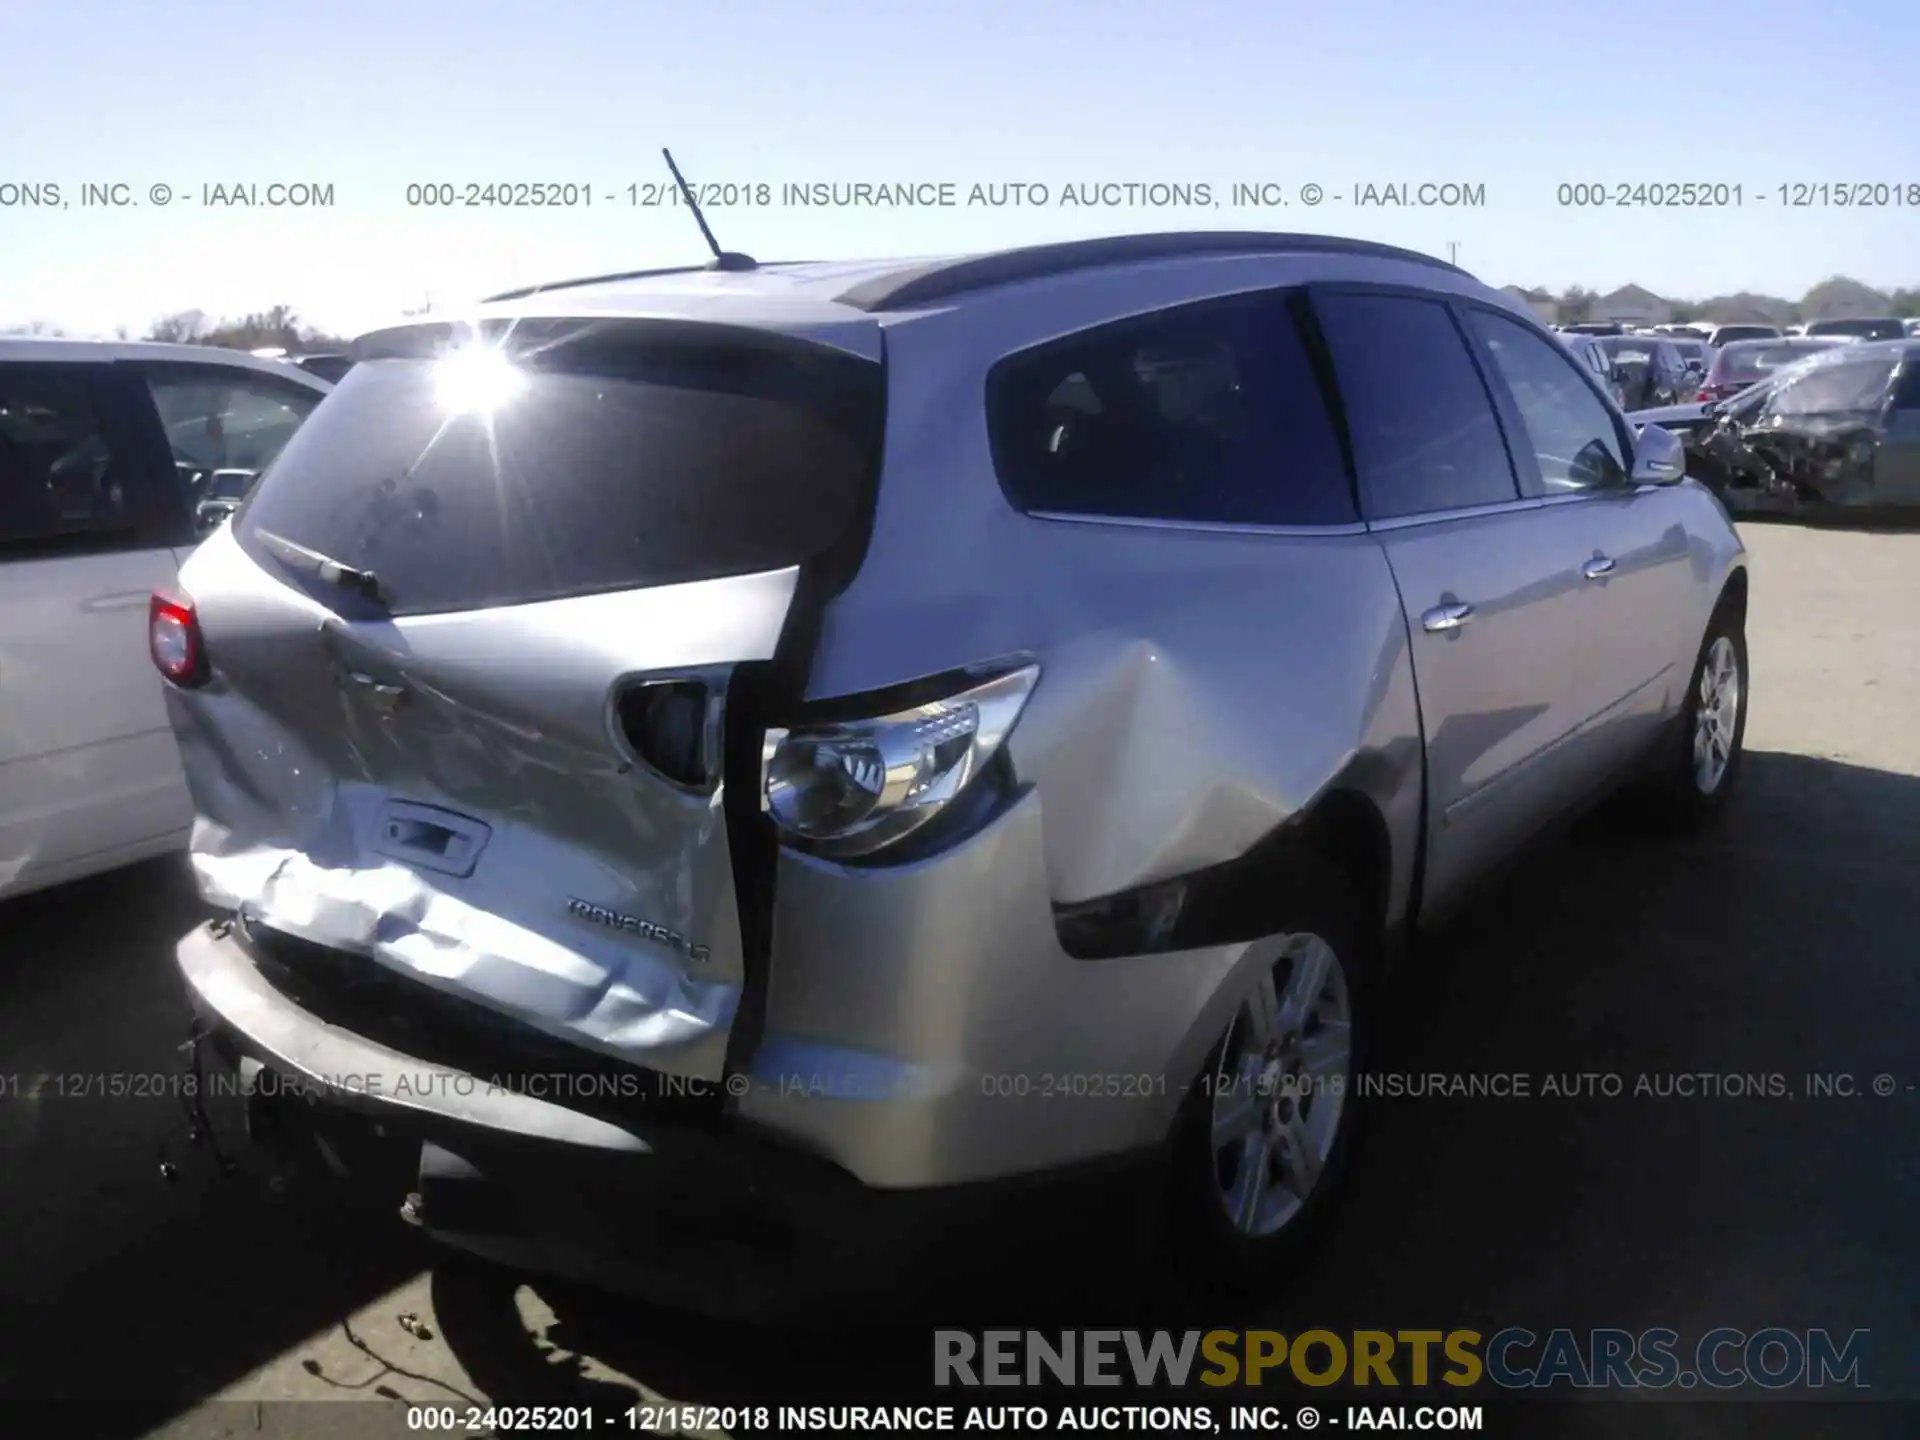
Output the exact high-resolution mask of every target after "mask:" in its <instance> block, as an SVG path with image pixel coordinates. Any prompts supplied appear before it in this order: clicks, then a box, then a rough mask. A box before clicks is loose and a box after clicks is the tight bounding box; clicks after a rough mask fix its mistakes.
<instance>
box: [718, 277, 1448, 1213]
mask: <svg viewBox="0 0 1920 1440" xmlns="http://www.w3.org/2000/svg"><path fill="white" fill-rule="evenodd" d="M1356 269H1362V270H1368V269H1370V270H1373V271H1379V272H1385V273H1382V274H1380V275H1379V276H1378V278H1382V279H1385V280H1394V279H1398V280H1401V281H1417V282H1418V283H1421V284H1426V285H1432V284H1435V283H1442V284H1443V285H1444V284H1450V283H1451V282H1452V280H1453V279H1454V277H1451V276H1448V275H1447V274H1446V273H1445V272H1435V271H1433V270H1431V269H1427V268H1425V267H1418V266H1407V265H1402V264H1398V263H1383V264H1377V265H1372V266H1357V267H1356ZM1325 276H1326V265H1325V260H1324V257H1321V258H1319V259H1318V260H1317V261H1315V262H1313V265H1312V268H1311V269H1309V268H1308V266H1306V265H1303V264H1301V263H1300V262H1299V261H1297V260H1293V259H1291V258H1281V259H1272V258H1266V259H1262V260H1259V261H1241V260H1232V261H1223V262H1221V263H1220V264H1218V265H1217V266H1198V265H1195V264H1193V263H1191V262H1188V263H1186V264H1183V265H1181V266H1179V267H1176V268H1175V269H1173V270H1169V271H1166V272H1164V273H1162V272H1159V271H1158V270H1157V268H1156V267H1138V268H1136V267H1129V268H1128V271H1127V273H1126V274H1125V275H1124V276H1122V277H1120V278H1119V280H1118V281H1117V282H1116V279H1115V277H1112V276H1101V275H1087V276H1073V277H1065V278H1060V279H1055V280H1053V281H1050V282H1049V283H1048V284H1047V286H1046V287H1044V292H1043V293H1042V294H1041V295H1040V296H1039V297H1038V301H1037V302H1036V297H1035V296H1034V295H1033V294H1032V293H1027V294H1022V293H1020V287H1013V289H1012V290H1010V291H1009V292H1008V293H1007V294H1005V295H1004V296H997V297H971V298H970V299H969V301H968V303H967V305H966V308H965V310H964V312H960V311H954V312H937V313H929V314H924V315H919V316H915V317H912V318H910V319H907V320H905V321H903V322H901V323H897V324H895V325H893V326H892V327H891V328H890V329H889V331H888V339H887V349H888V369H889V394H888V421H887V445H886V461H885V466H884V469H883V474H882V478H881V483H880V487H879V499H878V505H877V510H876V513H875V517H874V528H873V536H872V541H871V544H870V546H869V549H868V552H867V555H866V557H865V560H864V562H863V564H862V566H861V568H860V570H859V571H858V573H857V575H856V576H855V577H854V579H853V580H852V582H851V583H850V584H849V585H848V587H847V588H846V590H845V591H844V592H843V593H841V594H840V595H839V596H838V597H836V598H835V599H834V600H832V601H831V602H830V603H829V604H828V606H827V608H826V611H825V615H824V617H823V624H822V629H821V634H820V639H819V642H818V646H817V650H816V653H815V655H814V657H813V663H812V666H811V669H810V673H809V682H808V688H807V697H808V698H809V699H815V700H824V699H829V698H835V697H840V696H847V695H852V694H857V693H860V692H863V691H868V690H875V689H880V688H883V687H887V686H891V685H896V684H899V683H901V682H903V681H907V680H912V679H915V678H919V677H922V676H927V675H933V674H938V673H941V672H944V671H947V670H952V669H956V668H959V667H962V666H968V665H973V664H978V663H981V662H987V661H993V660H996V659H999V658H1002V657H1010V656H1013V655H1016V654H1022V653H1025V654H1031V655H1032V656H1034V657H1036V658H1037V659H1038V661H1039V663H1040V665H1041V677H1040V682H1039V684H1038V686H1037V688H1036V689H1035V691H1034V694H1033V696H1032V698H1031V699H1030V700H1029V702H1028V704H1027V708H1026V711H1025V713H1024V714H1023V715H1022V717H1021V719H1020V721H1019V723H1018V725H1017V726H1016V728H1015V729H1014V731H1013V733H1012V735H1011V736H1010V738H1009V740H1008V742H1007V744H1008V749H1009V752H1010V755H1011V758H1012V760H1013V764H1014V768H1015V771H1016V774H1017V776H1018V779H1019V782H1020V784H1021V786H1022V789H1023V792H1024V793H1023V798H1022V799H1021V800H1020V801H1019V802H1018V803H1016V805H1015V806H1014V808H1013V809H1012V810H1011V811H1010V812H1008V813H1007V814H1005V815H1003V816H1001V817H1000V818H999V819H997V820H996V821H994V822H993V823H992V824H991V825H989V826H988V828H987V829H986V830H985V831H984V832H983V833H981V834H980V835H978V836H976V837H975V838H974V839H972V840H970V841H968V842H966V843H964V844H963V845H961V846H959V847H957V849H956V850H955V851H954V852H951V853H948V854H944V855H942V856H939V857H936V858H934V859H931V860H927V861H923V862H918V863H915V864H908V865H901V866H880V867H858V866H847V865H840V864H834V863H831V862H827V861H822V860H819V859H815V858H812V857H808V856H804V855H801V854H798V853H797V852H794V851H791V850H788V851H783V852H782V853H781V855H780V857H779V861H778V866H779V870H778V883H777V885H776V888H775V894H776V900H775V916H774V927H773V945H772V957H771V964H770V970H769V992H768V999H767V1012H766V1027H767V1041H766V1044H765V1046H764V1047H763V1052H762V1055H761V1059H760V1066H761V1067H763V1068H764V1070H765V1072H766V1073H768V1074H769V1075H771V1074H776V1073H802V1072H807V1071H815V1072H817V1071H820V1070H829V1071H832V1070H835V1069H838V1070H840V1071H844V1072H846V1073H848V1074H850V1075H855V1074H857V1075H859V1076H861V1077H863V1078H861V1079H859V1080H857V1081H855V1082H854V1083H855V1085H856V1087H862V1086H864V1087H879V1089H877V1090H876V1089H872V1088H869V1092H868V1093H872V1094H878V1093H881V1092H882V1091H884V1093H885V1094H887V1095H888V1096H889V1097H890V1098H892V1097H902V1098H899V1099H897V1101H896V1103H890V1104H885V1105H875V1104H872V1103H870V1102H866V1103H862V1102H861V1101H858V1100H832V1099H828V1100H818V1099H815V1100H807V1099H804V1098H802V1097H799V1096H793V1097H783V1096H781V1095H779V1094H778V1093H777V1092H767V1091H761V1090H756V1091H755V1092H754V1094H753V1095H751V1096H749V1098H748V1099H747V1101H746V1102H744V1104H743V1107H742V1108H743V1110H744V1111H745V1113H747V1114H749V1115H751V1116H753V1117H754V1118H756V1119H759V1120H762V1121H764V1122H766V1123H768V1124H770V1125H772V1126H775V1127H777V1128H779V1129H782V1130H784V1131H785V1132H787V1133H788V1134H790V1135H795V1136H803V1137H804V1138H805V1139H806V1140H807V1141H808V1142H809V1143H811V1144H812V1145H814V1146H815V1147H817V1148H818V1149H820V1150H821V1151H823V1152H824V1153H827V1154H829V1155H831V1156H833V1157H834V1158H835V1159H837V1160H839V1161H840V1162H841V1163H843V1164H845V1165H847V1166H848V1167H849V1168H850V1169H852V1170H854V1171H855V1173H857V1174H859V1175H861V1176H862V1178H864V1179H866V1180H868V1181H869V1182H870V1183H876V1184H907V1183H927V1182H929V1181H931V1180H941V1181H951V1180H963V1179H973V1178H982V1177H985V1176H987V1175H994V1174H1005V1173H1010V1172H1015V1171H1018V1170H1021V1169H1024V1168H1032V1167H1034V1166H1037V1165H1043V1164H1047V1163H1059V1162H1062V1161H1066V1160H1071V1159H1089V1158H1094V1157H1097V1156H1100V1155H1103V1154H1111V1153H1115V1152H1119V1151H1124V1150H1127V1149H1129V1148H1137V1147H1141V1146H1147V1145H1152V1144H1155V1143H1157V1142H1158V1141H1159V1140H1160V1139H1161V1138H1162V1137H1163V1136H1164V1135H1165V1133H1166V1130H1167V1127H1168V1125H1169V1124H1170V1123H1171V1121H1172V1119H1173V1116H1174V1113H1175V1111H1176V1110H1177V1107H1178V1105H1179V1103H1180V1099H1181V1097H1182V1093H1183V1091H1184V1084H1185V1082H1186V1081H1188V1080H1190V1079H1191V1078H1192V1077H1193V1076H1194V1075H1195V1074H1197V1073H1198V1071H1199V1068H1200V1066H1201V1065H1202V1063H1203V1062H1204V1059H1205V1055H1206V1053H1207V1051H1208V1049H1209V1048H1210V1046H1211V1045H1212V1043H1213V1042H1214V1040H1215V1039H1217V1037H1218V1036H1219V1035H1220V1034H1221V1033H1222V1032H1223V1031H1224V1029H1225V1027H1226V1025H1227V1023H1228V1021H1229V1020H1230V1018H1231V1015H1232V1012H1233V1010H1234V1008H1235V1007H1236V1006H1237V1004H1238V1003H1239V1000H1240V998H1241V996H1242V994H1243V993H1244V992H1245V990H1246V988H1247V986H1249V985H1250V984H1251V983H1252V980H1253V979H1254V977H1255V976H1256V975H1257V974H1259V973H1261V971H1262V970H1264V969H1266V968H1270V967H1271V965H1272V964H1273V961H1274V956H1275V954H1276V953H1277V951H1276V948H1275V947H1276V945H1277V944H1278V943H1279V942H1278V941H1275V940H1269V941H1260V942H1255V943H1253V944H1233V945H1221V946H1215V947H1211V948H1207V949H1200V950H1190V951H1184V952H1178V953H1168V954H1152V955H1144V956H1136V957H1131V958H1125V959H1114V960H1094V961H1088V960H1080V959H1076V958H1074V957H1072V956H1069V955H1068V954H1067V953H1066V952H1065V951H1064V950H1063V949H1062V947H1061V945H1060V942H1059V938H1058V933H1057V931H1056V929H1055V926H1054V923H1053V916H1052V908H1053V906H1054V905H1056V904H1064V903H1071V902H1075V901H1079V900H1084V899H1089V898H1093V897H1098V896H1102V895H1108V894H1113V893H1116V892H1120V891H1125V890H1129V889H1131V888H1133V887H1136V886H1139V885H1143V884H1147V883H1150V882H1152V881H1155V880H1159V879H1164V878H1168V877H1172V876H1176V875H1179V874H1183V873H1186V872H1189V871H1193V870H1197V869H1201V868H1204V867H1206V866H1209V865H1213V864H1216V863H1219V862H1223V861H1227V860H1231V859H1233V858H1235V857H1237V856H1239V855H1241V854H1243V853H1244V852H1246V851H1247V850H1248V849H1249V848H1250V847H1252V846H1253V845H1254V844H1255V843H1256V842H1258V841H1259V840H1260V839H1261V838H1262V837H1264V836H1266V835H1268V834H1269V833H1271V832H1272V831H1274V830H1275V829H1276V828H1278V827H1280V826H1282V825H1284V824H1285V823H1286V822H1287V821H1289V820H1290V819H1292V818H1294V817H1296V816H1298V815H1300V814H1302V813H1303V812H1304V811H1305V810H1307V809H1308V808H1309V807H1310V806H1311V805H1312V804H1313V803H1314V802H1315V801H1316V800H1318V799H1319V798H1321V797H1322V796H1324V795H1326V794H1327V793H1328V792H1329V791H1330V790H1332V789H1334V788H1341V789H1347V790H1351V791H1353V792H1355V793H1357V794H1359V795H1361V796H1363V797H1364V798H1365V799H1366V800H1367V801H1368V802H1369V803H1370V804H1371V805H1372V806H1373V807H1374V809H1375V811H1376V812H1377V813H1378V815H1379V817H1380V819H1381V820H1382V822H1383V829H1384V832H1385V833H1386V835H1387V837H1388V843H1389V846H1390V863H1389V869H1390V874H1389V876H1388V884H1387V892H1388V893H1387V899H1386V914H1385V915H1384V916H1383V917H1382V918H1383V920H1385V921H1387V922H1389V923H1392V922H1398V921H1400V920H1401V919H1403V918H1404V917H1405V916H1406V914H1407V911H1408V907H1409V897H1410V893H1411V891H1412V884H1413V876H1414V868H1415V857H1416V854H1417V850H1418V837H1419V833H1420V822H1421V799H1422V796H1421V790H1422V783H1423V777H1422V742H1421V732H1420V717H1419V711H1418V704H1417V700H1416V696H1415V692H1414V683H1413V672H1412V667H1411V664H1410V654H1409V638H1408V633H1407V628H1406V620H1405V616H1404V614H1403V611H1402V607H1401V602H1400V597H1399V594H1398V592H1397V589H1396V587H1395V584H1394V580H1393V576H1392V572H1391V570H1390V568H1389V566H1388V563H1387V560H1386V556H1385V553H1384V551H1383V550H1382V548H1381V547H1380V545H1379V544H1378V542H1377V541H1376V540H1375V538H1374V537H1373V536H1371V535H1370V534H1368V533H1367V532H1366V531H1365V530H1364V529H1363V528H1362V527H1360V526H1358V525H1354V526H1346V527H1330V528H1325V529H1320V530H1315V531H1305V530H1303V531H1297V532H1284V533H1283V532H1278V531H1256V530H1252V529H1246V528H1233V529H1229V528H1214V529H1208V528H1204V527H1188V526H1179V525H1158V524H1152V525H1143V524H1138V523H1103V522H1082V521H1067V520H1052V519H1044V518H1037V517H1033V516H1028V515H1024V514H1022V513H1020V512H1018V511H1017V510H1016V509H1015V508H1014V507H1013V506H1012V504H1011V503H1010V502H1009V501H1008V499H1007V498H1006V496H1005V495H1004V494H1003V493H1002V491H1001V489H1000V486H999V483H998V481H997V478H996V476H995V472H994V467H993V461H992V456H991V453H990V443H989V438H988V431H987V425H986V420H985V415H984V410H983V404H982V401H983V396H984V388H985V380H986V374H987V371H988V369H989V368H990V367H991V366H992V364H993V363H994V362H995V361H996V360H998V359H999V358H1000V357H1001V356H1003V355H1005V354H1008V353H1010V352H1012V351H1014V350H1017V349H1021V348H1024V347H1025V346H1027V345H1031V344H1037V343H1040V342H1042V341H1044V340H1046V339H1049V338H1053V337H1054V336H1056V335H1060V334H1065V333H1069V332H1071V331H1074V330H1077V329H1080V328H1083V327H1085V326H1088V325H1092V324H1097V323H1100V322H1101V321H1104V320H1110V319H1114V318H1117V317H1119V316H1121V315H1124V314H1126V313H1129V312H1130V311H1131V312H1133V313H1138V312H1144V311H1148V310H1153V309H1157V308H1160V307H1162V306H1165V305H1170V304H1175V303H1179V302H1181V301H1184V300H1198V299H1204V298H1207V297H1209V296H1213V295H1221V294H1230V293H1233V292H1235V291H1237V290H1244V289H1253V288H1260V287H1266V286H1273V285H1282V284H1286V283H1289V282H1290V281H1293V280H1295V279H1297V280H1298V281H1299V282H1300V283H1305V282H1307V281H1308V280H1309V279H1324V278H1325ZM1461 286H1462V288H1472V287H1471V282H1465V281H1462V282H1461ZM1473 293H1476V294H1477V293H1479V292H1478V291H1477V289H1474V290H1473ZM1036 303H1039V304H1041V305H1042V306H1043V307H1044V313H1036V309H1035V305H1036ZM852 974H858V976H859V977H860V978H859V980H858V981H857V982H856V983H851V984H850V983H849V976H850V975H852ZM1120 1073H1130V1074H1139V1075H1152V1076H1159V1077H1164V1078H1165V1082H1166V1087H1165V1088H1164V1089H1161V1090H1158V1091H1152V1092H1151V1093H1147V1094H1140V1093H1122V1094H1119V1095H1114V1096H1110V1097H1108V1096H1100V1095H1084V1096H1076V1097H1073V1098H1070V1099H1067V1100H1065V1102H1064V1103H1063V1101H1062V1099H1061V1097H1059V1096H1058V1095H1055V1096H1053V1097H1052V1098H1050V1099H1049V1098H1043V1096H1042V1093H1041V1092H1042V1090H1043V1088H1045V1087H1047V1086H1049V1085H1053V1084H1057V1083H1059V1082H1061V1081H1062V1080H1067V1081H1071V1079H1072V1077H1087V1076H1096V1077H1097V1076H1106V1077H1112V1076H1114V1075H1116V1074H1120ZM1006 1076H1012V1077H1025V1081H1026V1083H1030V1084H1031V1085H1032V1087H1033V1091H1034V1093H1033V1094H1031V1095H1028V1096H1025V1097H1021V1096H1008V1095H1006V1094H1004V1093H1001V1094H998V1095H995V1094H992V1093H983V1086H985V1085H986V1084H987V1083H988V1082H992V1081H994V1080H995V1079H996V1078H997V1077H1006ZM1063 1122H1065V1123H1063Z"/></svg>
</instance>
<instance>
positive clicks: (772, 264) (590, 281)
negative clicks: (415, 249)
mask: <svg viewBox="0 0 1920 1440" xmlns="http://www.w3.org/2000/svg"><path fill="white" fill-rule="evenodd" d="M814 263H815V262H814V261H812V260H761V261H759V262H757V263H756V264H755V266H754V268H755V269H756V270H777V269H779V268H780V267H781V266H784V265H812V264H814ZM735 268H736V267H734V266H731V265H715V264H714V263H713V261H711V260H709V261H707V262H706V263H705V264H702V265H664V266H661V267H660V268H659V269H656V270H618V271H615V272H614V273H613V274H611V275H583V276H581V277H580V278H579V279H578V280H549V281H546V282H545V283H544V284H540V285H526V286H522V287H521V288H520V289H518V290H502V291H501V292H500V293H499V294H498V295H488V296H484V297H483V298H482V299H481V301H480V303H481V304H482V305H491V304H493V303H494V302H495V301H496V300H525V299H527V298H529V297H530V296H534V295H544V294H546V293H547V291H549V290H574V289H578V288H579V287H580V286H582V285H611V284H612V283H613V282H614V281H616V280H649V279H652V278H653V277H654V276H656V275H696V274H698V273H699V272H701V271H702V270H707V271H712V270H733V269H735Z"/></svg>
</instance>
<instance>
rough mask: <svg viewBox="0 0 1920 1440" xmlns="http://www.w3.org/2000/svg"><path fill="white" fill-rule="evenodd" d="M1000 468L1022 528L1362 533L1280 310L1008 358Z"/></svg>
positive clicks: (1293, 335) (999, 388)
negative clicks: (1159, 526) (1178, 526)
mask: <svg viewBox="0 0 1920 1440" xmlns="http://www.w3.org/2000/svg"><path fill="white" fill-rule="evenodd" d="M987 413H988V426H989V432H990V435H991V438H992V442H993V456H994V466H995V469H996V470H997V471H998V473H999V476H1000V483H1001V486H1002V488H1003V489H1004V490H1005V491H1006V494H1007V497H1008V499H1010V500H1011V501H1012V502H1013V504H1014V505H1015V506H1016V507H1018V508H1019V509H1021V510H1023V511H1026V512H1028V513H1035V512H1039V513H1052V514H1066V515H1086V516H1107V517H1114V518H1126V519H1155V520H1169V521H1203V522H1211V523H1216V524H1239V525H1326V524H1350V523H1352V522H1353V521H1354V520H1356V519H1357V518H1358V516H1357V512H1356V511H1355V508H1354V503H1353V493H1352V488H1351V485H1350V483H1349V481H1348V478H1347V470H1346V464H1345V460H1344V457H1343V454H1342V451H1341V448H1340V441H1339V438H1338V436H1337V434H1336V432H1335V430H1334V426H1333V421H1332V419H1331V418H1330V416H1329V413H1328V410H1327V405H1326V399H1325V395H1324V392H1323V390H1322V387H1321V383H1320V381H1319V379H1318V378H1317V376H1316V375H1315V372H1314V367H1313V364H1312V362H1311V361H1310V360H1309V358H1308V352H1307V348H1306V345H1305V343H1304V342H1303V340H1302V339H1301V335H1300V331H1299V328H1298V326H1297V325H1296V324H1295V321H1294V318H1293V315H1292V314H1291V312H1290V309H1289V306H1288V303H1287V299H1286V297H1285V296H1284V295H1278V294H1265V295H1260V296H1257V297H1253V298H1246V297H1236V298H1234V299H1232V300H1227V301H1208V302H1205V303H1203V304H1199V305H1189V306H1182V307H1180V308H1179V309H1176V310H1169V311H1163V312H1160V313H1158V314H1156V315H1152V316H1149V317H1145V318H1143V319H1136V320H1127V321H1122V322H1120V323H1117V324H1114V325H1110V326H1103V327H1101V328H1100V329H1097V330H1091V331H1086V332H1084V333H1082V334H1079V335H1075V336H1073V337H1071V338H1070V339H1067V340H1063V341H1056V342H1053V343H1050V344H1047V345H1043V346H1040V347H1038V348H1036V349H1033V350H1027V351H1023V352H1021V353H1020V354H1018V355H1013V356H1009V357H1008V358H1007V359H1005V360H1002V361H1001V362H1000V363H999V364H998V365H996V366H995V367H994V369H993V370H992V372H991V373H990V374H989V376H988V379H987Z"/></svg>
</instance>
